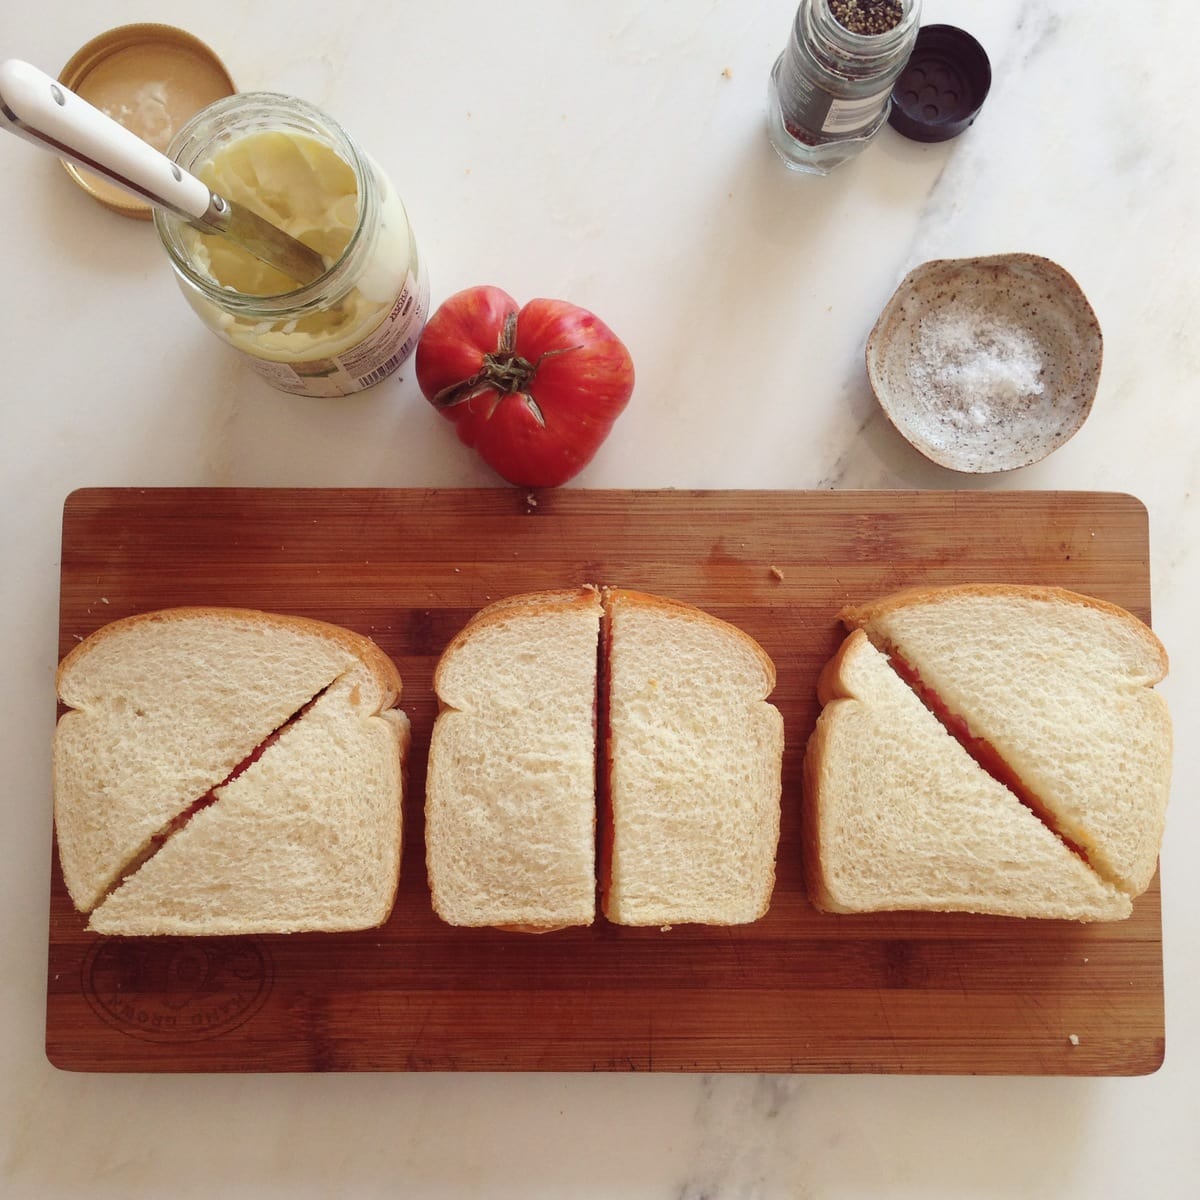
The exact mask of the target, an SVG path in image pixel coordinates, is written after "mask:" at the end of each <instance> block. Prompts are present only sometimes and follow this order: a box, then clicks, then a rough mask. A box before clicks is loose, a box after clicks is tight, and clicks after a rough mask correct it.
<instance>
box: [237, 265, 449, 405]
mask: <svg viewBox="0 0 1200 1200" xmlns="http://www.w3.org/2000/svg"><path fill="white" fill-rule="evenodd" d="M428 315H429V279H428V277H427V276H426V274H425V271H424V268H422V269H421V271H420V276H419V278H417V279H414V278H413V275H412V272H411V271H410V272H409V273H408V275H407V276H406V277H405V280H404V286H403V287H402V288H401V289H400V294H399V295H398V296H397V297H396V300H395V303H394V304H393V305H392V307H391V308H390V309H389V310H388V313H387V315H386V316H385V317H384V318H383V320H382V321H380V322H379V324H378V325H376V326H375V328H374V329H373V330H372V331H371V332H370V333H369V334H367V336H366V337H365V338H364V339H363V340H362V341H361V342H359V343H358V345H357V346H351V347H350V349H348V350H345V351H343V352H342V353H341V354H337V355H333V356H331V357H329V358H312V359H307V360H306V361H304V362H272V361H271V360H269V359H265V358H256V357H254V356H253V355H247V357H248V358H249V359H250V362H251V364H252V365H253V367H254V369H255V370H256V371H257V372H258V373H259V374H260V375H261V376H262V377H263V378H264V379H265V380H267V382H268V383H270V384H272V385H273V386H274V387H277V388H279V389H280V391H284V392H291V393H292V395H294V396H316V397H326V398H328V397H333V396H349V395H351V394H352V393H354V392H361V391H362V390H363V389H364V388H369V387H371V385H372V384H376V383H378V382H379V381H380V380H381V379H386V378H387V377H388V376H389V375H390V374H391V373H392V372H393V371H394V370H395V369H396V368H397V367H398V366H399V365H400V364H401V363H402V362H403V361H404V360H405V359H406V358H407V357H408V356H409V355H410V354H411V353H412V352H413V350H414V349H416V345H417V340H418V338H420V336H421V330H422V329H423V328H424V327H425V319H426V317H428Z"/></svg>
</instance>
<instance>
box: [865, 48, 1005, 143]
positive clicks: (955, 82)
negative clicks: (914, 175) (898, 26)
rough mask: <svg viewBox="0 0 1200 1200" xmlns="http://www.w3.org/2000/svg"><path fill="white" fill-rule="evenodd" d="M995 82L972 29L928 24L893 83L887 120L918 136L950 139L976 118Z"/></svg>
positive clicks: (925, 139) (918, 138)
mask: <svg viewBox="0 0 1200 1200" xmlns="http://www.w3.org/2000/svg"><path fill="white" fill-rule="evenodd" d="M991 86H992V64H991V63H990V62H989V61H988V56H987V52H986V51H985V50H984V48H983V47H982V46H981V45H980V44H979V43H978V42H977V41H976V40H975V39H974V38H973V37H972V36H971V35H970V34H969V33H967V32H966V31H965V30H962V29H958V28H956V27H955V26H953V25H924V26H922V27H921V29H920V31H919V32H918V33H917V40H916V43H915V44H914V46H913V52H912V55H911V56H910V58H909V60H908V64H907V65H906V66H905V68H904V70H903V71H902V72H901V73H900V78H899V79H897V80H896V85H895V87H894V88H892V110H891V112H890V113H889V115H888V123H889V124H890V125H891V126H892V128H893V129H896V130H897V131H898V132H900V133H902V134H904V136H905V137H906V138H912V139H913V141H917V142H945V141H948V140H949V139H950V138H952V137H957V136H958V135H959V134H960V133H962V131H963V130H964V129H966V127H967V126H968V125H970V124H971V122H972V121H974V120H975V117H976V115H977V114H978V112H979V110H980V108H982V107H983V102H984V100H986V99H987V94H988V89H989V88H990V87H991Z"/></svg>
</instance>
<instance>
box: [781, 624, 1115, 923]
mask: <svg viewBox="0 0 1200 1200" xmlns="http://www.w3.org/2000/svg"><path fill="white" fill-rule="evenodd" d="M818 695H819V698H820V700H821V703H822V704H823V705H824V706H825V707H824V709H823V710H822V712H821V716H820V718H819V719H818V721H817V727H816V730H815V732H814V733H813V736H812V738H811V740H810V742H809V745H808V750H807V753H806V755H805V760H804V795H805V810H804V817H805V821H804V861H805V877H806V880H807V884H808V890H809V895H810V898H811V899H812V901H813V903H814V904H815V905H816V906H817V907H818V908H820V909H822V910H824V911H826V912H841V913H852V912H877V911H882V910H890V909H932V910H935V911H941V912H953V911H960V912H977V913H994V914H998V915H1002V916H1014V917H1060V918H1067V919H1072V920H1077V921H1105V920H1117V919H1120V918H1122V917H1125V916H1128V915H1129V912H1130V902H1129V897H1128V896H1127V895H1125V894H1124V893H1123V892H1121V891H1119V890H1118V889H1117V888H1115V887H1114V886H1113V885H1112V884H1111V883H1108V882H1106V881H1105V880H1103V879H1101V878H1100V877H1099V876H1098V875H1097V874H1096V873H1095V872H1094V871H1093V870H1092V869H1091V868H1090V867H1089V866H1088V865H1087V864H1086V863H1085V862H1084V861H1083V859H1082V858H1080V857H1079V855H1078V854H1075V853H1074V852H1073V851H1072V850H1070V849H1069V848H1068V847H1067V845H1066V844H1065V843H1064V842H1063V841H1061V840H1060V839H1059V838H1058V837H1056V836H1055V835H1054V834H1053V833H1052V832H1051V831H1050V830H1049V829H1048V828H1047V827H1046V826H1045V825H1044V824H1043V823H1042V822H1041V821H1040V820H1039V819H1038V818H1037V817H1036V816H1035V815H1034V814H1033V813H1032V812H1030V810H1029V809H1028V808H1027V807H1026V806H1025V805H1023V804H1022V803H1021V802H1020V801H1019V800H1018V799H1017V797H1016V796H1015V795H1014V794H1013V793H1012V792H1011V791H1009V790H1008V789H1007V788H1006V787H1004V786H1002V785H1001V784H1000V783H998V782H997V781H996V780H995V779H993V778H992V776H991V775H989V774H988V773H987V772H986V771H984V770H983V768H982V767H980V766H979V765H978V764H977V763H976V762H975V761H974V760H973V759H972V758H971V756H970V755H969V754H968V753H967V751H966V750H965V749H963V747H962V746H961V745H960V744H959V742H958V741H957V740H956V739H955V738H954V737H953V736H951V734H950V733H948V732H947V731H946V729H945V728H944V727H943V726H942V724H941V723H940V722H939V721H938V719H937V718H936V717H935V716H934V715H933V714H932V713H931V712H930V711H929V710H928V709H927V708H926V707H925V706H924V705H923V704H922V703H921V701H920V700H919V699H918V698H917V696H916V694H915V693H914V692H913V691H912V690H911V689H910V688H909V687H908V685H907V684H905V683H904V682H903V680H901V678H900V676H899V675H898V674H897V673H896V672H895V671H894V670H893V669H892V667H891V666H890V665H889V664H888V662H887V660H886V658H885V657H884V656H883V655H882V654H881V653H880V652H879V651H878V650H876V649H875V648H874V646H872V645H871V643H870V641H869V640H868V639H867V635H866V634H865V633H863V632H861V631H858V632H855V633H852V634H851V635H850V636H849V637H848V638H847V639H846V641H845V642H844V643H843V644H842V648H841V649H840V650H839V651H838V653H837V655H836V656H835V657H834V658H833V659H832V660H831V661H830V662H829V664H828V665H827V666H826V667H825V670H824V671H823V672H822V675H821V681H820V684H819V687H818Z"/></svg>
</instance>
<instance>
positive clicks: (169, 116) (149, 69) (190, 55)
mask: <svg viewBox="0 0 1200 1200" xmlns="http://www.w3.org/2000/svg"><path fill="white" fill-rule="evenodd" d="M58 78H59V81H60V82H61V83H64V84H66V86H67V87H69V88H70V89H71V90H72V91H73V92H75V93H76V94H77V95H79V96H82V97H83V99H85V100H86V101H87V102H88V103H89V104H92V105H94V106H95V107H96V108H98V109H100V110H101V111H102V112H105V113H107V114H108V115H109V116H110V117H112V119H113V120H114V121H117V122H119V123H120V124H122V125H124V126H125V127H126V128H127V129H131V130H133V132H134V133H136V134H137V135H138V137H140V138H142V139H144V140H145V141H147V142H149V143H150V144H151V145H152V146H154V147H155V148H157V149H159V150H162V151H163V152H164V153H165V152H166V149H167V146H168V145H169V144H170V142H171V139H172V138H173V137H174V136H175V133H176V131H177V130H178V129H179V128H180V127H181V126H182V125H183V124H184V122H186V121H187V120H188V119H189V118H190V117H192V116H194V115H195V114H196V113H197V112H199V111H200V109H202V108H205V107H207V106H208V105H209V104H211V103H212V102H213V101H214V100H220V99H221V97H222V96H228V95H230V94H231V93H233V92H234V91H236V90H237V89H236V88H235V87H234V85H233V80H232V79H231V78H230V75H229V72H228V71H227V70H226V69H225V65H224V63H222V62H221V60H220V59H219V58H218V57H217V56H216V54H214V53H213V51H212V50H210V49H209V47H208V46H206V45H205V44H204V43H203V42H202V41H200V40H199V39H198V38H195V37H193V36H192V35H191V34H190V33H185V32H184V31H183V30H182V29H176V28H175V27H174V26H171V25H154V24H148V25H121V26H119V27H118V28H116V29H110V30H108V32H107V33H102V34H100V35H99V36H98V37H94V38H93V39H92V40H91V41H90V42H88V43H87V45H86V46H83V47H81V48H80V49H79V50H78V51H77V52H76V53H75V54H74V56H73V57H72V58H71V60H70V62H68V63H67V65H66V66H65V67H63V69H62V71H60V72H59V76H58ZM63 166H64V167H65V168H66V170H67V174H68V175H70V176H71V178H72V179H74V180H75V182H76V183H77V184H79V186H80V187H81V188H83V190H84V191H85V192H87V193H88V194H89V195H91V196H93V197H94V198H95V199H97V200H99V201H100V203H101V204H103V205H104V206H105V207H107V208H111V209H112V210H113V211H114V212H119V213H121V214H122V216H126V217H139V218H141V219H142V220H149V218H150V206H149V205H148V204H147V203H146V202H145V201H144V200H139V199H137V197H135V196H131V195H130V194H129V193H128V192H124V191H122V190H121V189H120V188H118V187H116V186H115V185H114V184H111V183H109V182H108V180H106V179H103V178H101V177H100V176H98V175H94V174H93V173H92V172H90V171H85V170H84V169H82V168H81V167H77V166H75V165H74V164H73V163H67V162H64V163H63Z"/></svg>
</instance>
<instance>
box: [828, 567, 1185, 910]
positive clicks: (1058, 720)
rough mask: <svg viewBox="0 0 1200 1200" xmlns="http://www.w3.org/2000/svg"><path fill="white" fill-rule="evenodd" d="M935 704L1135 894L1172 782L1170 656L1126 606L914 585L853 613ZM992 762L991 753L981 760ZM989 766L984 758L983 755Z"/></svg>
mask: <svg viewBox="0 0 1200 1200" xmlns="http://www.w3.org/2000/svg"><path fill="white" fill-rule="evenodd" d="M842 619H843V621H844V622H845V623H846V624H847V626H849V627H851V628H862V629H863V630H865V631H866V633H867V635H868V636H869V637H870V639H871V641H872V642H873V643H874V644H875V645H876V646H878V647H879V648H880V649H882V650H883V651H884V652H885V653H887V654H888V655H890V656H892V657H893V658H895V659H896V661H897V664H898V665H899V666H900V667H901V669H902V670H904V672H905V673H906V675H908V676H909V677H910V678H912V679H913V681H914V683H915V684H916V686H917V687H918V689H919V690H920V692H921V694H922V696H923V697H924V699H925V700H926V701H927V702H928V703H929V704H930V705H931V706H932V707H934V708H935V709H937V710H939V711H943V712H946V713H948V714H951V715H952V716H953V718H954V719H955V720H956V721H957V722H959V723H960V724H961V725H963V726H965V735H966V740H967V744H969V745H970V746H972V748H973V750H975V751H982V754H983V755H984V756H986V757H993V758H996V759H998V760H999V761H1000V762H1002V763H1003V764H1004V765H1005V767H1006V768H1007V769H1008V771H1010V772H1011V773H1012V775H1013V776H1014V777H1015V779H1016V780H1018V781H1019V784H1020V786H1021V788H1022V789H1023V790H1024V792H1026V793H1027V794H1028V796H1029V798H1030V799H1031V801H1032V803H1033V804H1034V806H1035V807H1036V808H1037V809H1038V810H1039V811H1040V812H1041V813H1042V815H1043V816H1044V818H1045V819H1046V821H1047V823H1048V824H1049V825H1050V826H1051V827H1052V828H1053V829H1054V830H1055V831H1056V832H1058V833H1059V834H1060V836H1062V837H1064V838H1066V839H1068V840H1069V841H1070V842H1072V843H1074V844H1075V845H1076V846H1078V847H1079V848H1080V849H1081V850H1082V852H1083V854H1084V855H1085V856H1086V857H1087V860H1088V862H1089V863H1090V864H1091V865H1092V867H1094V868H1095V870H1096V871H1098V872H1099V873H1100V875H1102V876H1103V877H1104V878H1105V879H1108V880H1110V881H1111V882H1113V883H1114V884H1116V885H1117V887H1119V888H1120V889H1121V890H1122V891H1124V892H1126V893H1128V894H1129V895H1130V896H1135V897H1136V896H1138V895H1140V894H1141V893H1142V892H1143V891H1145V889H1146V888H1147V887H1148V886H1149V884H1150V880H1151V879H1152V877H1153V875H1154V870H1155V865H1156V863H1157V858H1158V850H1159V845H1160V842H1161V840H1162V834H1163V826H1164V822H1165V816H1166V807H1167V800H1168V796H1169V793H1170V783H1171V742H1172V735H1171V721H1170V716H1169V714H1168V712H1167V706H1166V702H1165V701H1164V700H1163V698H1162V697H1161V696H1160V695H1158V694H1157V693H1156V692H1155V691H1154V690H1153V688H1154V685H1155V684H1156V683H1158V682H1159V681H1160V680H1162V679H1163V678H1164V677H1165V675H1166V673H1167V656H1166V653H1165V651H1164V650H1163V647H1162V645H1161V643H1160V642H1159V641H1158V639H1157V638H1156V637H1155V636H1154V634H1153V633H1152V632H1151V631H1150V630H1149V629H1148V628H1147V627H1146V626H1145V625H1144V624H1143V623H1142V622H1141V621H1139V620H1137V619H1136V618H1135V617H1134V616H1132V615H1131V614H1130V613H1128V612H1126V611H1125V610H1124V609H1121V608H1117V607H1115V606H1114V605H1111V604H1106V603H1103V602H1102V601H1099V600H1095V599H1092V598H1091V597H1087V596H1081V595H1079V594H1077V593H1074V592H1069V591H1064V590H1062V589H1059V588H1048V587H1016V586H1008V585H973V586H959V587H943V588H924V589H915V590H909V591H906V592H901V593H897V594H895V595H893V596H888V597H885V598H884V599H882V600H879V601H876V602H874V603H871V604H864V605H858V606H854V607H851V608H848V609H846V610H845V612H843V613H842ZM981 761H985V759H981ZM985 765H986V761H985Z"/></svg>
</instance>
